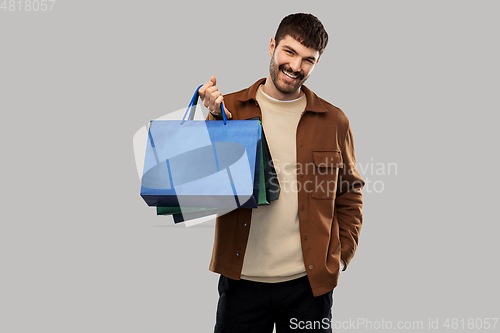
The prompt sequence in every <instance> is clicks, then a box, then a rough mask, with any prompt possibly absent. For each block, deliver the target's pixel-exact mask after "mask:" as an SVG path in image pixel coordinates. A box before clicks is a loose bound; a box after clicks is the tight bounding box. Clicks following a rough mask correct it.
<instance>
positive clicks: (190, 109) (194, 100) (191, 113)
mask: <svg viewBox="0 0 500 333" xmlns="http://www.w3.org/2000/svg"><path fill="white" fill-rule="evenodd" d="M202 86H203V85H200V86H199V87H198V88H196V91H195V93H194V95H193V98H191V101H190V102H189V105H188V107H187V110H186V113H184V117H182V121H181V125H182V124H184V119H185V118H186V115H187V114H188V113H189V120H193V119H194V112H195V111H196V107H194V108H193V106H195V105H196V103H197V102H198V97H199V94H198V90H199V89H200V88H201V87H202ZM220 107H221V109H222V118H223V120H224V125H226V122H227V117H226V112H225V111H224V103H222V102H221V103H220Z"/></svg>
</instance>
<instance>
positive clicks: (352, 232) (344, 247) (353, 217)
mask: <svg viewBox="0 0 500 333" xmlns="http://www.w3.org/2000/svg"><path fill="white" fill-rule="evenodd" d="M343 145H344V147H343V149H342V159H343V168H340V169H339V179H338V183H337V197H336V199H335V215H336V218H337V221H338V225H339V235H340V245H341V258H342V260H343V261H344V263H345V267H344V270H346V269H347V266H348V265H349V262H350V261H351V259H352V258H353V257H354V253H355V252H356V249H357V247H358V240H359V234H360V231H361V225H362V223H363V212H362V208H363V195H362V193H361V190H362V189H363V186H364V185H365V182H364V181H363V179H361V176H360V175H359V173H358V169H357V166H356V156H355V153H354V141H353V136H352V130H351V127H350V125H348V128H347V133H346V136H345V140H344V144H343Z"/></svg>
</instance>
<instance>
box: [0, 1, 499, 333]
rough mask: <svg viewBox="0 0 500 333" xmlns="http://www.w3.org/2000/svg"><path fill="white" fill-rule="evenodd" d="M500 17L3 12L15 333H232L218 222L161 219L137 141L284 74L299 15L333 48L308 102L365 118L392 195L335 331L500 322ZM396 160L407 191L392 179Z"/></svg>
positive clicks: (1, 86) (0, 252)
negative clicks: (143, 182) (272, 57)
mask: <svg viewBox="0 0 500 333" xmlns="http://www.w3.org/2000/svg"><path fill="white" fill-rule="evenodd" d="M499 7H500V5H499V4H498V2H497V1H484V0H481V1H475V2H473V1H351V2H347V1H330V2H322V3H319V2H314V1H300V2H295V1H276V2H270V1H251V2H218V1H214V2H201V1H184V2H176V3H168V2H166V1H128V0H122V1H95V0H93V1H63V0H57V1H56V3H55V5H54V7H53V11H52V12H25V11H19V10H16V11H14V12H8V11H7V12H4V11H3V10H1V11H0V37H1V52H0V60H1V65H0V68H1V71H0V109H1V110H2V131H0V135H1V151H2V155H3V159H2V166H1V171H2V174H3V180H2V192H3V196H2V200H1V225H0V228H1V229H0V265H1V268H0V269H1V274H0V316H1V319H0V331H1V332H9V333H10V332H41V331H47V332H48V331H50V332H123V333H125V332H127V333H128V332H134V333H136V332H141V333H143V332H148V333H156V332H210V331H212V330H213V325H214V322H215V310H216V302H217V280H218V276H217V275H216V274H214V273H211V272H210V271H209V270H208V264H209V261H210V256H211V250H212V244H213V224H212V223H210V222H209V223H206V224H203V225H201V226H199V227H190V228H187V227H185V226H183V225H177V226H174V225H173V224H172V223H171V221H170V220H168V219H167V218H165V217H157V216H156V215H155V212H154V210H152V209H150V208H148V207H147V206H146V205H145V203H144V202H143V201H142V199H141V198H140V196H139V179H138V177H137V171H136V167H135V160H134V155H133V148H132V137H133V135H134V133H135V132H136V131H137V130H138V129H139V128H141V127H142V126H143V125H145V124H146V123H147V122H148V121H149V120H150V119H153V118H157V117H160V116H163V115H164V114H166V113H168V112H170V111H174V110H178V109H181V108H183V107H186V104H187V103H188V102H189V99H190V97H191V94H192V92H193V91H194V89H195V88H196V86H197V85H198V84H201V83H203V82H205V81H207V80H208V79H209V78H210V75H216V77H217V79H218V83H219V86H220V89H221V90H222V91H223V92H231V91H236V90H239V89H243V88H245V87H247V86H249V85H250V84H252V83H253V82H255V81H256V80H257V79H258V78H260V77H264V76H266V75H267V71H268V64H269V56H268V53H267V50H268V43H269V40H270V38H271V37H272V36H273V35H274V32H275V30H276V28H277V25H278V23H279V21H280V20H281V19H282V18H283V17H284V16H285V15H287V14H289V13H292V12H311V13H313V14H315V15H317V16H318V17H319V18H320V19H321V20H322V22H323V23H324V25H325V27H326V29H327V31H328V32H329V35H330V43H329V45H328V47H327V49H326V51H325V53H324V55H323V56H322V58H321V60H320V63H319V65H318V66H317V68H316V69H315V71H314V73H313V74H312V76H311V78H310V79H309V80H308V82H307V84H306V85H307V86H308V87H310V88H312V89H313V90H314V91H315V92H316V93H317V94H318V95H319V96H321V97H324V98H325V99H327V100H329V101H330V102H331V103H333V104H335V105H337V106H339V107H340V108H342V109H343V110H344V111H345V112H346V114H347V115H348V117H349V118H350V120H351V123H352V127H353V131H354V137H355V144H356V152H357V158H358V162H359V163H360V164H361V165H363V166H370V165H371V166H373V167H374V172H371V170H368V171H367V172H364V173H363V177H364V178H365V179H367V180H370V181H371V182H375V181H378V182H379V183H378V184H379V186H380V184H383V190H382V191H380V188H378V190H379V191H378V192H377V191H375V188H373V187H372V188H371V192H369V193H368V191H365V208H364V213H365V219H364V227H363V230H362V234H361V239H360V246H359V249H358V252H357V254H356V256H355V258H354V260H353V261H352V262H351V265H350V266H349V268H348V270H347V271H345V272H343V273H342V276H341V279H340V285H339V287H338V288H336V289H335V305H334V311H333V313H334V320H335V321H339V322H345V321H349V320H351V321H356V320H358V318H365V319H366V320H370V321H373V322H376V321H378V322H381V321H382V320H385V321H391V322H393V323H394V325H395V324H396V323H397V321H401V320H402V321H423V322H424V323H425V325H427V323H428V321H429V318H430V319H431V320H436V319H438V320H439V325H440V327H439V328H440V330H444V328H443V327H442V324H443V323H444V322H445V320H446V319H447V318H457V319H459V320H461V319H465V323H466V324H467V320H468V318H473V319H477V318H492V317H497V318H498V317H500V314H499V309H500V306H499V296H500V295H499V294H500V293H499V287H498V282H497V281H498V280H499V277H500V276H499V275H500V274H499V272H498V254H499V245H498V242H496V240H497V239H496V238H497V234H498V232H499V226H498V224H499V219H498V217H497V214H496V206H497V205H498V198H499V196H498V194H497V188H496V186H497V184H498V179H497V176H496V175H497V173H498V172H497V167H498V157H497V152H498V148H497V147H496V146H497V145H498V142H499V136H498V130H497V126H496V121H497V120H498V117H495V115H496V113H498V111H499V103H498V92H499V79H498V78H499V75H500V70H499V64H498V59H500V52H499V46H498V31H499V29H500V23H499V21H498V17H497V14H498V10H499V9H500V8H499ZM378 163H380V164H378ZM389 163H396V164H397V174H396V173H394V172H392V173H390V174H387V173H388V172H386V174H377V173H380V169H379V168H380V166H381V165H385V166H387V165H388V164H389ZM376 170H379V172H375V171H376ZM499 327H500V324H497V326H496V331H498V329H499ZM351 330H353V329H352V328H351V329H341V330H338V331H339V332H343V331H351ZM355 330H356V331H358V332H363V331H367V330H366V328H365V327H364V326H363V327H357V328H356V329H355ZM415 330H416V329H415ZM368 331H369V330H368ZM379 331H384V330H383V329H380V330H379ZM454 331H462V330H461V329H458V330H454ZM463 331H471V330H463ZM472 331H474V330H472ZM476 331H479V330H476ZM490 331H492V330H491V329H490Z"/></svg>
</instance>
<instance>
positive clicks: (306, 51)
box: [269, 35, 319, 95]
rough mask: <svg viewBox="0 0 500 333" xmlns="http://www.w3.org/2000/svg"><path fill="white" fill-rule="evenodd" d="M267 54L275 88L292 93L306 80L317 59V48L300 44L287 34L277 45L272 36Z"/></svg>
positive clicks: (285, 92) (283, 92)
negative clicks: (269, 56) (269, 58)
mask: <svg viewBox="0 0 500 333" xmlns="http://www.w3.org/2000/svg"><path fill="white" fill-rule="evenodd" d="M269 54H270V55H271V64H270V65H269V74H270V76H271V79H272V81H273V83H274V86H275V87H276V89H277V90H278V91H279V92H281V93H282V94H285V95H287V94H292V93H294V92H295V91H297V89H299V88H300V87H301V86H302V85H303V84H304V82H306V80H307V79H308V78H309V75H311V73H312V71H313V69H314V67H315V66H316V64H317V62H318V60H319V51H318V50H315V49H313V48H310V47H306V46H304V45H302V44H301V43H300V42H298V41H297V40H296V39H294V38H293V37H291V36H289V35H287V36H286V37H285V38H283V39H282V40H281V41H280V42H279V44H278V45H277V46H276V45H275V40H274V38H272V39H271V43H270V45H269Z"/></svg>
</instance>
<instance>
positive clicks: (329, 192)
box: [311, 150, 344, 199]
mask: <svg viewBox="0 0 500 333" xmlns="http://www.w3.org/2000/svg"><path fill="white" fill-rule="evenodd" d="M313 161H314V167H315V168H314V172H313V175H312V191H311V194H312V198H313V199H333V198H334V197H335V192H336V190H337V181H338V175H339V169H341V168H343V167H344V165H343V163H342V154H341V152H340V150H329V151H326V150H325V151H319V150H313Z"/></svg>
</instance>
